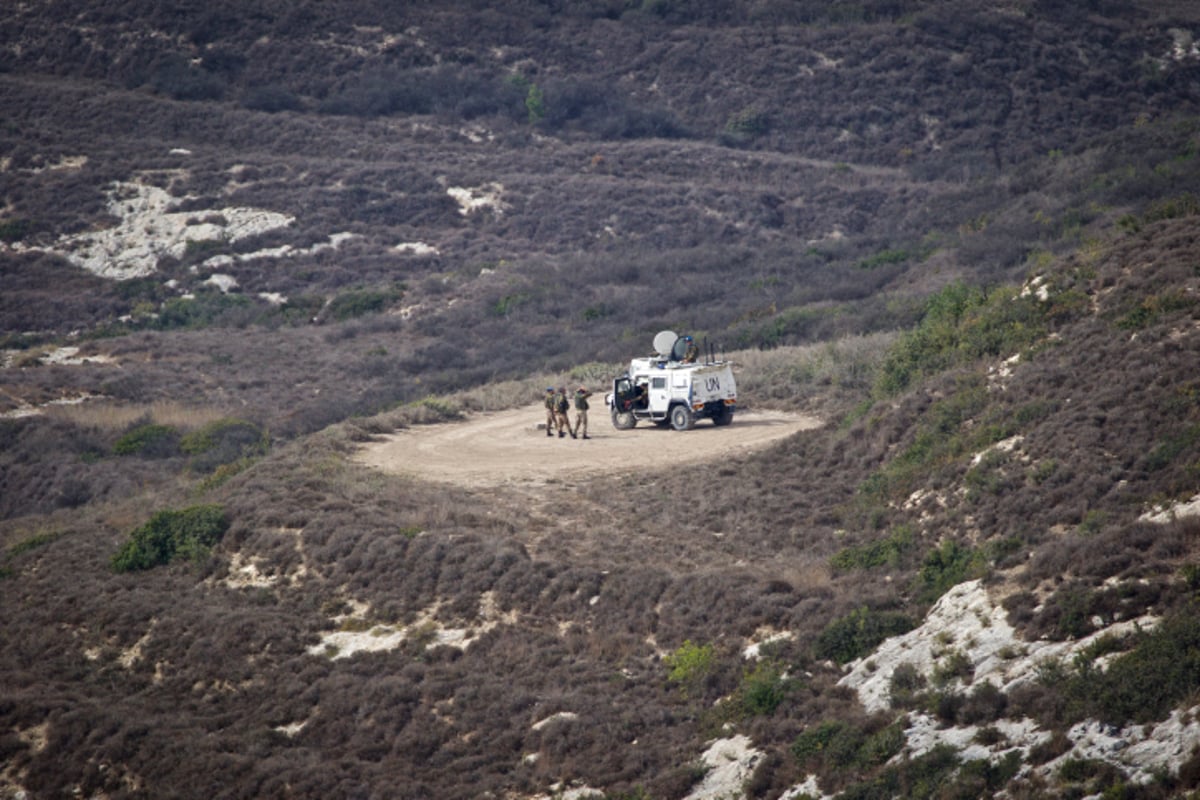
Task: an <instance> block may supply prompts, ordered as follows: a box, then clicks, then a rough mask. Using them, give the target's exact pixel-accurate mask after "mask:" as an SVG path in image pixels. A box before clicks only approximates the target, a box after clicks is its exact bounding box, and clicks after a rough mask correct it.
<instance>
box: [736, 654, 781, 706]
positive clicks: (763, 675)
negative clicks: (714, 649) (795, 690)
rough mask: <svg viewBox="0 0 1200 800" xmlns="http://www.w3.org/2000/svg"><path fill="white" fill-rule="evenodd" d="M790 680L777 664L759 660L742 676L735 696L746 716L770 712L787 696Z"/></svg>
mask: <svg viewBox="0 0 1200 800" xmlns="http://www.w3.org/2000/svg"><path fill="white" fill-rule="evenodd" d="M790 686H791V682H790V681H789V680H787V679H786V678H785V677H784V675H783V670H782V669H780V667H779V666H778V665H777V664H773V663H771V662H767V661H760V662H759V663H758V664H756V665H755V666H754V668H753V669H749V670H747V671H746V673H745V674H744V675H743V676H742V683H741V686H739V687H738V691H737V698H738V703H739V706H740V707H741V711H742V713H743V714H745V715H746V716H756V715H762V714H772V713H774V712H775V709H777V708H779V705H780V703H782V702H783V701H784V698H786V697H787V693H788V690H789V689H790Z"/></svg>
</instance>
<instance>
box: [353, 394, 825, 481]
mask: <svg viewBox="0 0 1200 800" xmlns="http://www.w3.org/2000/svg"><path fill="white" fill-rule="evenodd" d="M545 417H546V412H545V409H544V408H543V407H542V405H541V404H540V403H537V404H535V405H530V406H527V407H525V408H519V409H512V410H509V411H498V412H494V413H487V414H476V415H472V416H470V417H468V418H467V419H465V420H462V421H460V422H451V423H444V424H440V425H422V426H418V427H414V428H409V429H406V430H402V431H398V432H396V433H394V434H391V435H388V436H385V437H382V438H381V439H380V440H379V441H376V442H372V443H371V444H368V445H366V446H365V447H364V448H363V449H362V450H361V451H360V452H359V454H358V456H357V460H358V461H359V463H362V464H366V465H368V466H372V467H377V468H379V469H382V470H384V471H386V472H394V473H403V474H408V475H413V476H415V477H420V478H424V479H427V480H435V481H444V482H449V483H456V484H460V485H465V486H500V485H505V484H542V483H545V482H546V481H548V480H552V479H562V478H576V477H580V476H581V475H588V474H595V473H608V474H611V473H614V472H622V471H626V470H639V469H657V470H661V469H667V468H670V467H673V466H681V465H686V464H695V463H698V462H703V461H712V460H717V459H720V458H724V457H728V456H731V455H736V454H741V453H746V452H750V451H752V450H756V449H759V448H762V447H764V446H766V445H767V444H770V443H771V442H774V441H777V440H779V439H782V438H783V437H785V436H790V435H791V434H793V433H796V432H798V431H803V430H811V429H813V428H817V427H819V426H820V425H821V424H822V423H821V420H820V419H818V418H817V417H813V416H809V415H805V414H789V413H785V412H782V411H767V410H762V411H739V412H738V413H737V415H736V416H735V417H734V420H733V424H732V425H728V426H726V427H723V428H718V427H716V426H715V425H713V424H712V423H711V422H699V423H697V425H696V427H695V428H694V429H692V430H690V431H685V432H679V431H673V430H671V429H670V428H660V427H658V426H656V425H652V424H647V423H639V424H638V426H637V427H636V428H634V429H633V430H630V431H618V430H616V429H615V428H613V426H612V423H611V422H610V421H609V417H608V413H607V412H606V411H605V410H604V409H603V408H601V409H600V410H598V411H592V412H591V415H590V420H589V422H590V423H591V424H590V431H589V434H590V436H591V438H590V439H587V440H583V439H572V438H571V437H569V436H568V437H566V438H562V439H560V438H558V437H557V436H546V431H545V429H544V428H542V427H539V426H540V424H541V423H543V422H544V421H545ZM574 419H575V418H574V415H572V417H571V421H572V423H574Z"/></svg>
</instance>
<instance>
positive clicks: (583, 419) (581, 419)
mask: <svg viewBox="0 0 1200 800" xmlns="http://www.w3.org/2000/svg"><path fill="white" fill-rule="evenodd" d="M591 396H592V393H591V392H589V391H588V390H587V387H585V386H580V387H579V388H578V389H576V390H575V430H573V431H571V435H572V436H575V435H576V434H578V433H579V431H580V430H582V431H583V438H584V439H590V438H592V437H590V436H588V432H587V412H588V401H587V399H588V398H589V397H591Z"/></svg>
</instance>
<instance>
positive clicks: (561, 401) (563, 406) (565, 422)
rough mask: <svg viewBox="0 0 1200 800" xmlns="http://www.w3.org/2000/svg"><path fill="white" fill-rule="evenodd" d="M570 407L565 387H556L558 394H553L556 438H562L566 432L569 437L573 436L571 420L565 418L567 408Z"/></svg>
mask: <svg viewBox="0 0 1200 800" xmlns="http://www.w3.org/2000/svg"><path fill="white" fill-rule="evenodd" d="M570 407H571V401H570V400H568V399H567V387H565V386H560V387H558V394H556V395H554V412H555V418H556V421H557V422H558V438H560V439H561V438H562V437H563V436H565V435H567V434H568V433H569V434H571V438H572V439H574V438H575V431H573V430H571V420H570V419H568V418H567V409H569V408H570Z"/></svg>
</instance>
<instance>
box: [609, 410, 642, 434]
mask: <svg viewBox="0 0 1200 800" xmlns="http://www.w3.org/2000/svg"><path fill="white" fill-rule="evenodd" d="M612 422H613V427H614V428H616V429H617V430H619V431H627V430H630V429H632V428H633V427H634V426H635V425H637V417H635V416H634V415H633V412H632V411H614V412H612Z"/></svg>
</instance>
